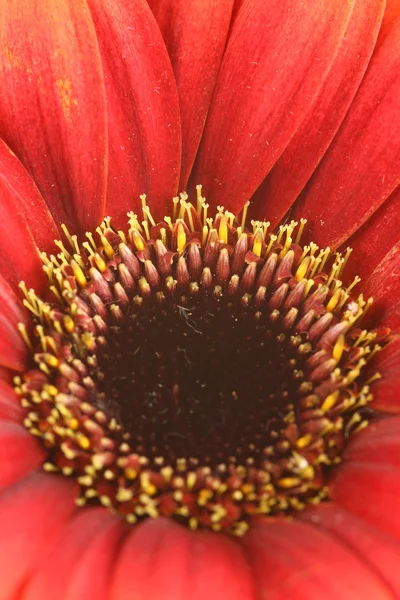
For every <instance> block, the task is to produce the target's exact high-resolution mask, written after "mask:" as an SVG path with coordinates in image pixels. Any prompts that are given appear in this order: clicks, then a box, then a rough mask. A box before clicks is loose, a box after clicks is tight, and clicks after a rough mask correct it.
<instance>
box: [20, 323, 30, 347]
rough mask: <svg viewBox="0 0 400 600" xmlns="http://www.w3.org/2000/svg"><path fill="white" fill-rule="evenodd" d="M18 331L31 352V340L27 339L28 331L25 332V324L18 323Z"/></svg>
mask: <svg viewBox="0 0 400 600" xmlns="http://www.w3.org/2000/svg"><path fill="white" fill-rule="evenodd" d="M18 331H19V332H20V334H21V336H22V339H23V340H24V342H25V344H26V345H27V346H28V348H29V349H30V350H32V352H33V346H32V343H31V341H30V339H29V336H28V332H27V330H26V327H25V325H24V324H23V323H18Z"/></svg>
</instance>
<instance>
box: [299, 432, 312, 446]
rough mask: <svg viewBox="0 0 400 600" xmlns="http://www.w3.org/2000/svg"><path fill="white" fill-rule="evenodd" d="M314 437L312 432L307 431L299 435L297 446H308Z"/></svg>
mask: <svg viewBox="0 0 400 600" xmlns="http://www.w3.org/2000/svg"><path fill="white" fill-rule="evenodd" d="M312 440H313V437H312V435H311V433H306V434H305V435H303V436H302V437H299V438H298V439H297V440H296V447H297V448H299V449H302V448H306V447H307V446H308V445H309V444H311V442H312Z"/></svg>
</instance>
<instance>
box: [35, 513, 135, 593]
mask: <svg viewBox="0 0 400 600" xmlns="http://www.w3.org/2000/svg"><path fill="white" fill-rule="evenodd" d="M124 529H125V527H124V524H123V522H122V520H121V519H118V517H115V516H114V515H112V514H111V513H109V512H108V511H107V510H105V509H101V508H97V509H89V510H85V511H79V512H78V513H76V514H75V515H73V516H72V518H70V519H68V520H67V521H66V522H65V525H64V528H63V530H62V533H61V535H62V543H61V544H57V545H54V547H53V550H52V552H51V554H50V555H49V557H48V559H47V560H46V562H45V563H44V564H43V565H42V567H41V568H39V569H38V572H37V573H35V575H34V576H33V577H32V579H31V580H30V582H29V583H28V585H27V586H26V589H25V590H24V600H43V598H57V600H67V599H68V600H81V599H82V600H83V599H84V598H95V599H96V600H107V598H108V587H109V578H110V572H111V568H112V566H113V563H114V561H115V559H116V556H117V553H118V544H119V542H120V540H121V536H122V533H123V532H124Z"/></svg>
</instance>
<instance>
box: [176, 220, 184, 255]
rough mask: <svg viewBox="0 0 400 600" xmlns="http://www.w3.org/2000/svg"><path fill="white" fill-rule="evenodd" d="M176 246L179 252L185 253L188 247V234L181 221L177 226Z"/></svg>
mask: <svg viewBox="0 0 400 600" xmlns="http://www.w3.org/2000/svg"><path fill="white" fill-rule="evenodd" d="M176 245H177V249H178V252H183V250H184V248H185V246H186V232H185V228H184V226H183V223H182V222H181V221H179V222H178V225H177V235H176Z"/></svg>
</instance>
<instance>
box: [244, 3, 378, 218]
mask: <svg viewBox="0 0 400 600" xmlns="http://www.w3.org/2000/svg"><path fill="white" fill-rule="evenodd" d="M384 6H385V2H384V0H380V1H379V2H370V0H361V1H357V2H355V4H354V9H353V12H352V13H351V17H350V21H349V24H348V26H347V29H346V33H345V35H344V38H343V41H342V43H341V45H340V48H339V52H338V53H337V56H336V58H335V60H334V62H333V64H332V67H331V69H330V71H329V73H328V76H327V78H326V80H325V82H324V85H323V86H322V88H321V90H320V92H319V94H318V98H317V99H316V101H315V102H314V104H313V106H312V108H311V110H310V111H309V112H308V114H307V117H306V119H305V120H304V121H303V123H302V124H301V126H300V127H299V129H298V130H297V132H296V133H295V135H294V136H293V138H292V140H291V141H290V142H289V145H288V146H287V148H286V149H285V151H284V153H283V154H282V156H281V157H280V159H279V160H278V162H277V163H276V165H275V166H274V168H273V169H272V171H271V172H270V173H269V175H268V176H267V178H266V180H265V181H264V183H263V184H262V185H261V188H260V189H259V190H258V192H257V193H256V194H255V197H254V198H253V202H254V205H253V206H252V209H251V210H252V214H254V215H255V216H257V217H261V218H267V219H268V221H270V223H271V226H272V227H273V228H275V227H276V225H277V224H278V223H279V221H280V220H281V219H282V218H283V216H284V214H285V213H286V212H287V210H288V209H289V208H290V206H291V205H292V204H293V202H294V201H295V200H296V198H297V196H298V195H299V194H300V192H301V190H302V189H303V188H304V186H305V184H306V183H307V181H308V180H309V179H310V177H311V175H312V174H313V172H314V170H315V169H316V167H317V165H318V163H319V162H320V160H321V158H322V157H323V155H324V154H325V152H326V150H327V148H328V147H329V144H330V143H331V141H332V140H333V138H334V136H335V134H336V132H337V130H338V129H339V126H340V124H341V123H342V121H343V118H344V117H345V115H346V113H347V111H348V109H349V106H350V105H351V102H352V100H353V98H354V96H355V94H356V92H357V90H358V87H359V85H360V83H361V80H362V78H363V76H364V73H365V70H366V68H367V66H368V63H369V61H370V58H371V55H372V51H373V49H374V44H375V41H376V38H377V35H378V31H379V25H380V23H381V20H382V14H383V9H384Z"/></svg>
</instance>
